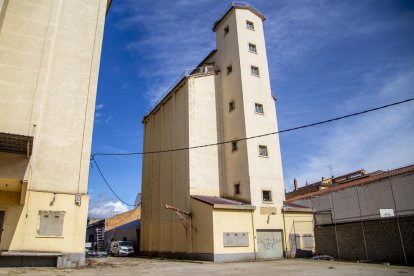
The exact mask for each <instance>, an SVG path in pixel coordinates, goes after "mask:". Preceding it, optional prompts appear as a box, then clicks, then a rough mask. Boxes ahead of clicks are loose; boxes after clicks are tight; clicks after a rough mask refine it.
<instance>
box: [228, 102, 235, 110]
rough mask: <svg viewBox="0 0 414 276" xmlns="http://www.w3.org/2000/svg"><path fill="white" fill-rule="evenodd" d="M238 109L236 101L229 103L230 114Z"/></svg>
mask: <svg viewBox="0 0 414 276" xmlns="http://www.w3.org/2000/svg"><path fill="white" fill-rule="evenodd" d="M235 109H236V104H235V103H234V101H231V102H229V112H230V111H233V110H235Z"/></svg>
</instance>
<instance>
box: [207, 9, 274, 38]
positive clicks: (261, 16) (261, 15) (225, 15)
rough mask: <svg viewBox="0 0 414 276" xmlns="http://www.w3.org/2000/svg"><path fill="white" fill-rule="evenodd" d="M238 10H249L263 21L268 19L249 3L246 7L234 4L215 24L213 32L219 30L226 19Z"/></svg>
mask: <svg viewBox="0 0 414 276" xmlns="http://www.w3.org/2000/svg"><path fill="white" fill-rule="evenodd" d="M236 9H242V10H249V11H251V12H252V13H254V14H255V15H257V16H258V17H259V18H260V19H261V20H262V21H265V20H266V17H265V16H264V15H263V14H262V13H261V12H259V11H258V10H257V9H255V8H254V7H253V6H251V5H249V4H247V3H245V4H244V5H240V4H235V3H233V4H232V5H231V6H230V8H229V9H228V10H227V11H226V13H225V14H224V15H223V16H222V17H221V18H220V19H219V20H217V21H216V22H215V23H214V26H213V28H212V30H213V32H215V31H217V29H218V28H219V27H220V25H221V23H222V22H223V20H224V18H226V17H227V16H228V15H229V14H230V13H231V12H232V11H234V10H236Z"/></svg>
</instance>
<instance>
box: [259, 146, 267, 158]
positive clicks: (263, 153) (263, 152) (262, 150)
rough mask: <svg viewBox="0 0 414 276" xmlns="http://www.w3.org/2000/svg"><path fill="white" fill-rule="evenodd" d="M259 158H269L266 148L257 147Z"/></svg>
mask: <svg viewBox="0 0 414 276" xmlns="http://www.w3.org/2000/svg"><path fill="white" fill-rule="evenodd" d="M259 156H261V157H267V156H269V153H268V152H267V146H262V145H260V146H259Z"/></svg>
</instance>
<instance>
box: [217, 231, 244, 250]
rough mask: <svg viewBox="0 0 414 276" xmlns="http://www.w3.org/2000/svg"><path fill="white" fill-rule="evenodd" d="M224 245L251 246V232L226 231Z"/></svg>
mask: <svg viewBox="0 0 414 276" xmlns="http://www.w3.org/2000/svg"><path fill="white" fill-rule="evenodd" d="M223 245H224V247H234V246H236V247H237V246H249V233H247V232H224V233H223Z"/></svg>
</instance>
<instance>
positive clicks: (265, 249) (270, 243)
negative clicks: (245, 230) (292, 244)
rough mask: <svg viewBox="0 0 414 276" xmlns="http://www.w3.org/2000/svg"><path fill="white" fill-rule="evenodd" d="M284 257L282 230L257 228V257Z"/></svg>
mask: <svg viewBox="0 0 414 276" xmlns="http://www.w3.org/2000/svg"><path fill="white" fill-rule="evenodd" d="M282 257H283V243H282V231H279V230H268V229H266V230H257V258H258V259H275V258H282Z"/></svg>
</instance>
